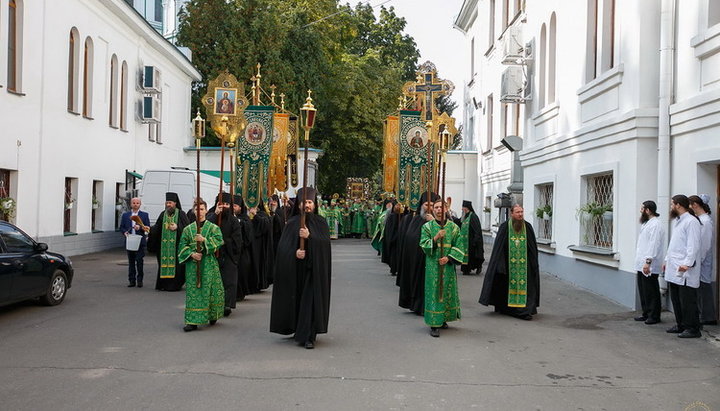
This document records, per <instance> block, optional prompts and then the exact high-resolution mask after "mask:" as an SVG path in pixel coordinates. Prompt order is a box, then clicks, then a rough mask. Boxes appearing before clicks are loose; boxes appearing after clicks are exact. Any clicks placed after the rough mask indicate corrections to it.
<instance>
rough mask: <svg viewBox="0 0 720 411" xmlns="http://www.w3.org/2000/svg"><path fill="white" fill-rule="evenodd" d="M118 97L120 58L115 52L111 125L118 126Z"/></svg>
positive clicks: (112, 62) (112, 64)
mask: <svg viewBox="0 0 720 411" xmlns="http://www.w3.org/2000/svg"><path fill="white" fill-rule="evenodd" d="M117 98H118V58H117V56H116V55H115V54H113V55H112V57H111V58H110V101H109V103H110V104H109V106H110V117H109V123H110V127H117V126H118V113H117V111H118V110H117Z"/></svg>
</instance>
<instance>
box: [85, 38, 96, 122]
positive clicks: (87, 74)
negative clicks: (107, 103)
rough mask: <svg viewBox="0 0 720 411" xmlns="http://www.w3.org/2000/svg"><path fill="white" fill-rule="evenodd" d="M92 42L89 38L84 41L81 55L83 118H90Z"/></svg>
mask: <svg viewBox="0 0 720 411" xmlns="http://www.w3.org/2000/svg"><path fill="white" fill-rule="evenodd" d="M93 57H94V50H93V41H92V39H91V38H90V37H88V38H86V39H85V50H84V54H83V111H82V114H83V116H84V117H86V118H89V119H91V118H92V97H93V87H92V86H93Z"/></svg>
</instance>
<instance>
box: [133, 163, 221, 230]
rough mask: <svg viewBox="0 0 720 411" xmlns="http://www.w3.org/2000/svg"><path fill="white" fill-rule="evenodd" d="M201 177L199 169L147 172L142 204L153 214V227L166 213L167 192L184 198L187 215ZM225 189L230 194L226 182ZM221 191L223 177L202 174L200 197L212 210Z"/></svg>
mask: <svg viewBox="0 0 720 411" xmlns="http://www.w3.org/2000/svg"><path fill="white" fill-rule="evenodd" d="M196 181H197V177H196V174H195V170H189V169H180V168H178V169H169V170H146V171H145V174H144V175H143V178H142V180H141V181H140V188H139V193H140V194H139V196H140V200H141V201H142V210H144V211H147V213H148V214H149V215H150V224H155V220H156V219H157V217H158V216H159V215H160V213H161V212H163V210H165V193H167V192H174V193H177V195H178V197H180V205H181V206H182V208H183V211H185V212H187V211H188V210H190V208H191V207H192V205H193V199H194V198H195V196H196V195H197V192H196V191H195V184H196ZM223 190H224V191H225V192H229V191H230V188H229V185H228V184H227V183H223ZM219 191H220V178H218V177H213V176H210V175H207V174H204V173H200V197H202V198H203V199H204V200H205V201H206V202H207V203H208V207H212V204H213V203H215V197H216V196H217V194H218V192H219Z"/></svg>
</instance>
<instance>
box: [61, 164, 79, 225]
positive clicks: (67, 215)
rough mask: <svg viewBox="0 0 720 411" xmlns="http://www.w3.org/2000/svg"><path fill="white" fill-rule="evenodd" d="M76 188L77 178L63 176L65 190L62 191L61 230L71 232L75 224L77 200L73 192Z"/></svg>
mask: <svg viewBox="0 0 720 411" xmlns="http://www.w3.org/2000/svg"><path fill="white" fill-rule="evenodd" d="M76 189H77V179H76V178H70V177H65V192H64V193H63V210H64V211H63V231H64V232H65V234H72V233H73V232H74V231H75V226H76V218H75V216H76V214H77V213H76V211H77V207H76V205H77V201H76V200H75V195H74V194H73V193H74V192H75V191H74V190H76Z"/></svg>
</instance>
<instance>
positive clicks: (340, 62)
mask: <svg viewBox="0 0 720 411" xmlns="http://www.w3.org/2000/svg"><path fill="white" fill-rule="evenodd" d="M405 24H406V22H405V19H403V18H401V17H398V16H397V15H396V14H395V11H394V9H393V8H392V7H390V8H384V7H382V8H381V9H380V11H379V13H378V17H376V13H375V12H374V10H373V8H372V7H371V6H370V5H368V4H362V3H359V4H357V5H356V6H354V7H353V6H351V5H349V4H340V3H339V2H338V1H337V0H190V1H188V3H187V4H186V6H185V8H184V10H183V11H182V12H181V16H180V30H179V33H178V43H179V45H181V46H185V47H189V48H190V50H191V51H192V53H193V63H194V64H195V66H196V67H197V68H198V70H199V71H200V72H201V73H202V75H203V78H204V79H212V78H215V77H216V76H217V75H218V74H219V73H220V72H222V71H224V70H226V69H227V70H229V71H230V72H231V73H233V74H234V75H235V76H236V77H237V78H238V79H239V80H246V81H248V84H249V79H250V77H252V75H253V74H254V73H255V70H256V65H257V64H258V63H260V64H261V65H262V69H261V74H262V84H263V86H264V88H266V89H267V87H268V86H269V85H270V84H275V85H277V87H278V88H277V90H276V93H277V94H279V93H281V92H282V93H285V95H286V97H285V101H286V108H287V109H289V110H290V111H292V112H295V113H298V112H299V108H300V107H301V106H302V104H303V103H304V101H305V97H306V96H307V90H308V89H312V90H313V91H314V93H313V98H314V103H315V105H316V107H317V109H318V115H317V123H316V124H317V126H316V128H315V129H314V130H313V132H312V134H311V143H312V145H313V146H315V147H319V148H321V149H323V150H324V152H325V154H324V155H323V157H321V158H320V160H319V163H320V167H321V170H322V172H321V173H319V188H320V190H321V191H322V192H324V193H333V192H339V193H343V192H344V190H345V178H346V177H372V176H373V175H374V174H376V173H377V171H378V170H379V169H380V167H381V161H382V121H383V119H384V118H385V116H386V115H388V114H390V113H392V112H393V111H394V110H395V109H396V107H397V97H398V95H399V94H400V90H401V88H402V85H403V84H404V83H405V82H406V81H409V80H413V79H414V78H415V70H416V65H417V62H418V61H417V60H418V58H419V56H420V53H419V51H418V49H417V46H416V44H415V41H414V40H413V38H412V37H410V36H408V35H407V34H404V33H403V30H404V29H405ZM206 88H207V85H206V84H205V83H199V84H197V85H196V87H195V88H194V90H193V107H201V110H202V104H200V97H201V96H203V95H204V94H205V93H206ZM246 88H247V87H246ZM248 91H249V90H248ZM268 100H269V99H268V98H267V97H266V98H265V99H264V101H265V102H267V101H268ZM438 104H439V105H441V108H443V109H444V111H447V112H448V113H449V114H451V112H452V110H454V109H455V107H456V104H455V105H454V104H453V103H452V101H451V100H442V99H441V100H439V101H438ZM193 114H194V113H193ZM216 142H217V140H216Z"/></svg>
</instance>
